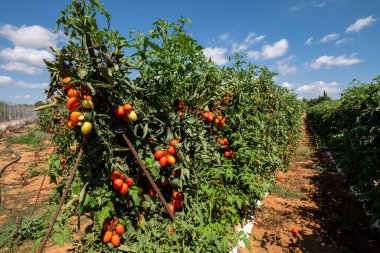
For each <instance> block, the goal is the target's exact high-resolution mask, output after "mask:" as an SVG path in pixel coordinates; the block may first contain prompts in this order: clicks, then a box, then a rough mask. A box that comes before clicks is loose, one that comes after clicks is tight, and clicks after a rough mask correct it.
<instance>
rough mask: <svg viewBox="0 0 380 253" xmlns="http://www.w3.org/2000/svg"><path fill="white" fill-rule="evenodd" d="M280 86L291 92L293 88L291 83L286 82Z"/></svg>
mask: <svg viewBox="0 0 380 253" xmlns="http://www.w3.org/2000/svg"><path fill="white" fill-rule="evenodd" d="M281 86H282V87H284V88H287V89H288V90H292V89H293V87H294V84H291V83H288V82H283V83H282V84H281Z"/></svg>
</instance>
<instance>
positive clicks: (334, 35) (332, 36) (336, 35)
mask: <svg viewBox="0 0 380 253" xmlns="http://www.w3.org/2000/svg"><path fill="white" fill-rule="evenodd" d="M338 38H339V33H330V34H327V35H325V36H323V38H322V39H321V40H320V42H321V43H327V42H329V41H333V40H337V39H338Z"/></svg>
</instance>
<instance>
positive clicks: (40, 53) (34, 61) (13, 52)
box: [0, 46, 54, 67]
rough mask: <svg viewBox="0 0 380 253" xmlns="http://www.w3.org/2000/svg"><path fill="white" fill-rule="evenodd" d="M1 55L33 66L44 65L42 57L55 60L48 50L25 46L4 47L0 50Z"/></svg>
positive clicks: (9, 59)
mask: <svg viewBox="0 0 380 253" xmlns="http://www.w3.org/2000/svg"><path fill="white" fill-rule="evenodd" d="M0 57H2V58H3V59H5V60H8V61H16V62H25V63H29V64H31V65H32V66H38V67H44V66H45V65H44V62H43V61H42V59H46V60H50V61H51V60H53V59H54V57H53V54H52V53H50V52H49V51H47V50H38V49H33V48H24V47H20V46H16V47H14V48H4V49H3V50H1V51H0Z"/></svg>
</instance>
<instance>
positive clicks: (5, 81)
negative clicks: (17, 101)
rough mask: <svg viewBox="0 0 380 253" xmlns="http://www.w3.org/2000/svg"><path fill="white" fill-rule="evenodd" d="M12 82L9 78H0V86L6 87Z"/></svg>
mask: <svg viewBox="0 0 380 253" xmlns="http://www.w3.org/2000/svg"><path fill="white" fill-rule="evenodd" d="M12 81H13V79H12V77H10V76H0V85H8V84H10V83H11V82H12Z"/></svg>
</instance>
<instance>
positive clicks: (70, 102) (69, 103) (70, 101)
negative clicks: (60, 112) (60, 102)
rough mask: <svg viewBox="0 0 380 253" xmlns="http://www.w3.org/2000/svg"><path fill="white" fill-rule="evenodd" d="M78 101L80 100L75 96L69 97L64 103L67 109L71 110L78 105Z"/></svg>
mask: <svg viewBox="0 0 380 253" xmlns="http://www.w3.org/2000/svg"><path fill="white" fill-rule="evenodd" d="M79 103H80V101H79V99H78V98H75V97H72V98H69V99H68V100H67V103H66V106H67V109H69V111H70V112H71V111H73V110H75V108H77V107H78V106H79Z"/></svg>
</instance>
